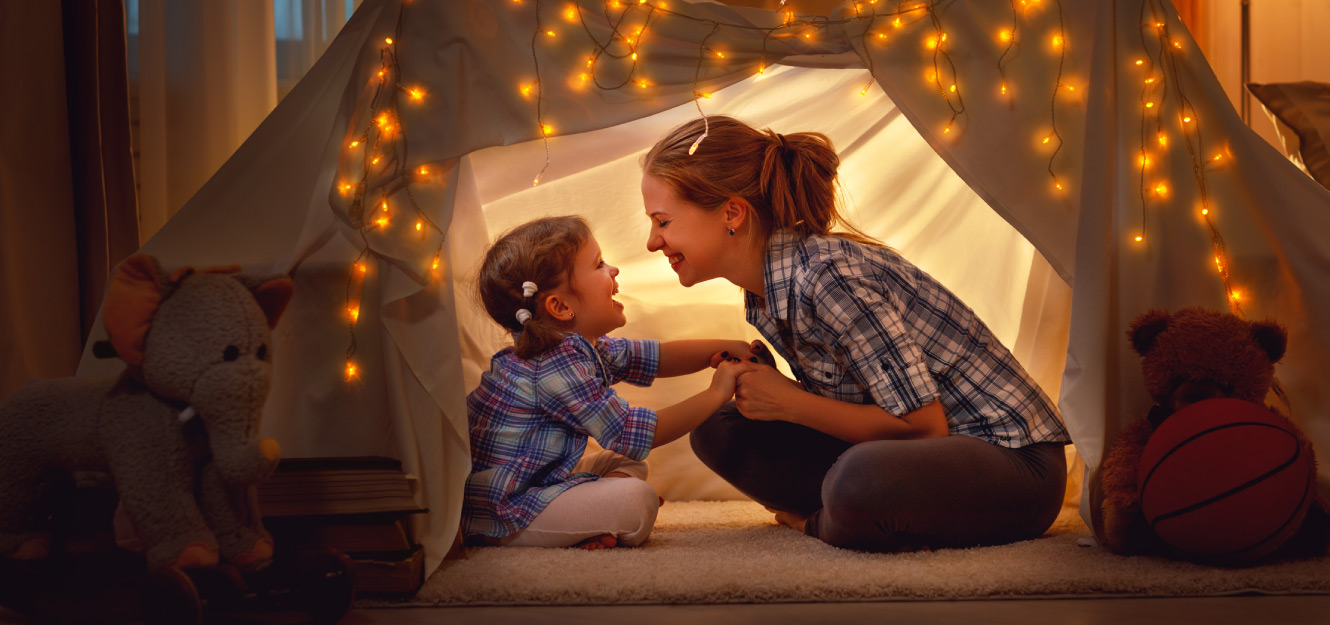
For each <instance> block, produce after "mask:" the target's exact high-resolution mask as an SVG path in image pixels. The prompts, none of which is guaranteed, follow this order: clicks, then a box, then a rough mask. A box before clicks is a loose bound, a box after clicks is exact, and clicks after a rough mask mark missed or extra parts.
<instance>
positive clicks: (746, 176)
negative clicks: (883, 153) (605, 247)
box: [642, 115, 881, 245]
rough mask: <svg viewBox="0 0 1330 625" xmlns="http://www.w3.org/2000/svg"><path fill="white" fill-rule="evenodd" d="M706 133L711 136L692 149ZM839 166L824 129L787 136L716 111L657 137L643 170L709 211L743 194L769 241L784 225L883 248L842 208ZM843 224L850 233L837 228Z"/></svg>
mask: <svg viewBox="0 0 1330 625" xmlns="http://www.w3.org/2000/svg"><path fill="white" fill-rule="evenodd" d="M703 132H706V133H707V136H706V138H705V139H702V142H701V143H698V144H697V150H696V151H695V152H694V153H692V154H689V153H688V151H689V149H690V148H692V146H693V145H694V143H696V142H697V138H698V137H700V136H702V133H703ZM839 166H840V157H838V156H836V150H835V148H833V147H832V145H831V139H828V138H827V136H826V135H824V134H822V133H818V132H796V133H791V134H788V135H782V134H780V133H778V132H776V131H774V130H771V129H769V128H768V129H766V130H758V129H756V128H753V127H752V126H749V125H748V124H745V123H744V122H741V121H739V120H737V119H734V118H733V117H726V116H724V115H711V116H709V117H707V118H706V119H705V120H703V119H695V120H693V121H690V122H687V123H685V124H683V125H682V126H679V127H678V128H675V129H674V130H672V131H671V132H670V134H668V135H666V136H665V138H663V139H661V140H660V141H658V142H656V145H655V146H653V147H652V148H651V151H650V152H647V155H646V157H645V158H644V159H643V162H642V171H643V173H645V174H649V175H651V176H655V177H657V178H659V179H661V180H663V181H664V182H665V184H667V185H669V186H670V188H672V189H674V192H675V193H677V194H678V195H679V197H680V198H681V199H683V200H685V201H687V202H689V203H692V204H695V205H697V206H699V207H701V208H703V209H704V210H708V211H711V210H715V209H717V208H719V207H720V206H721V205H723V204H724V203H725V201H726V200H728V199H730V198H732V197H738V198H743V199H744V200H745V201H747V202H748V204H749V205H751V206H752V207H753V209H754V210H755V211H756V213H757V215H756V216H757V217H758V220H757V221H758V228H759V231H760V233H761V234H762V235H763V238H765V237H769V236H771V233H772V232H773V231H775V230H781V229H785V230H791V231H793V232H794V233H795V234H796V235H798V236H801V237H802V236H808V235H810V234H835V235H838V236H843V237H845V238H848V239H852V240H855V241H859V242H861V243H869V244H872V245H881V243H879V242H878V241H876V240H874V239H872V238H871V237H869V236H867V235H865V234H864V233H862V232H860V231H859V230H858V229H857V228H855V227H854V226H852V225H850V224H849V223H848V222H847V221H846V220H845V218H844V217H843V216H842V215H841V214H840V211H839V210H837V208H836V168H837V167H839ZM836 226H841V227H843V228H845V229H847V230H849V232H832V231H831V229H832V228H833V227H836Z"/></svg>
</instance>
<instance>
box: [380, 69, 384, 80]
mask: <svg viewBox="0 0 1330 625" xmlns="http://www.w3.org/2000/svg"><path fill="white" fill-rule="evenodd" d="M384 71H385V70H379V78H383V73H384Z"/></svg>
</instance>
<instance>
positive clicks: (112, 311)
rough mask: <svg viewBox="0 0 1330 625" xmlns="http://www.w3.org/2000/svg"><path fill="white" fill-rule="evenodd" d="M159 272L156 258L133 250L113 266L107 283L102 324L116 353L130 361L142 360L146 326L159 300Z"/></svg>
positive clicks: (160, 295)
mask: <svg viewBox="0 0 1330 625" xmlns="http://www.w3.org/2000/svg"><path fill="white" fill-rule="evenodd" d="M161 274H162V270H161V267H159V266H158V265H157V259H155V258H153V257H151V256H149V255H147V254H135V255H133V256H130V257H129V258H126V259H125V260H124V262H122V263H120V265H119V266H117V267H116V269H115V272H114V273H112V274H111V283H110V284H109V285H108V286H107V287H106V300H105V304H104V307H103V309H102V325H104V326H105V327H106V333H107V334H108V335H110V337H111V346H112V347H114V348H115V353H116V355H118V356H120V358H121V359H122V360H124V361H125V362H126V363H129V364H130V365H141V364H143V346H144V341H146V340H147V337H148V328H149V327H150V326H151V325H152V318H153V316H155V315H156V314H157V309H158V308H159V307H160V306H161V304H162V284H161Z"/></svg>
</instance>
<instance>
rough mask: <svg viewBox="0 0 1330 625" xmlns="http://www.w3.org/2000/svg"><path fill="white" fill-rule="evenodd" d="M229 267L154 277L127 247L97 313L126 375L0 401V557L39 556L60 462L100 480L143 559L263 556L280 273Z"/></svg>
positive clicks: (43, 387) (284, 292)
mask: <svg viewBox="0 0 1330 625" xmlns="http://www.w3.org/2000/svg"><path fill="white" fill-rule="evenodd" d="M237 270H238V268H236V267H226V268H217V269H207V270H200V271H194V270H191V269H189V268H182V269H178V270H176V271H175V272H174V273H172V274H170V275H169V276H167V275H163V274H162V271H161V269H160V268H159V267H158V264H157V261H156V260H155V259H153V258H152V257H150V256H147V255H143V254H139V255H135V256H133V257H130V258H129V259H127V260H125V261H124V262H123V263H121V265H120V266H119V267H117V269H116V271H115V273H114V275H113V276H112V279H111V283H110V285H109V286H108V289H107V295H106V300H105V303H104V308H103V312H102V320H103V323H104V325H105V327H106V331H107V334H108V335H109V337H110V340H109V344H108V343H101V344H98V345H97V349H96V350H95V351H97V352H98V355H100V356H103V357H111V356H118V357H119V358H120V359H121V360H123V361H124V362H125V365H126V367H125V370H124V371H123V372H122V373H121V374H120V375H118V376H116V377H113V378H109V379H81V378H63V379H56V380H38V381H34V382H30V383H28V384H27V385H25V386H23V387H22V388H20V389H19V390H18V391H16V392H14V393H13V394H12V395H10V396H9V397H8V398H6V399H5V400H4V401H2V402H0V555H7V556H9V557H12V558H16V559H22V560H34V559H40V558H44V557H46V555H47V552H48V549H49V540H50V533H49V529H50V528H48V527H47V526H46V524H45V520H46V519H47V517H48V516H49V510H48V509H47V507H46V506H45V503H46V498H45V497H43V490H44V489H45V488H46V486H47V485H48V484H49V483H51V482H52V481H55V480H53V479H52V476H56V475H59V474H61V473H67V472H70V471H99V472H106V473H109V474H110V475H111V478H112V479H113V480H114V484H115V489H116V491H117V492H118V494H119V498H120V504H121V506H122V507H123V509H124V511H125V512H126V513H127V515H128V517H129V519H130V521H131V522H132V524H133V527H134V530H135V532H136V533H137V535H138V537H139V539H140V540H141V541H142V542H143V544H144V545H145V546H146V548H147V553H146V557H147V561H148V564H149V566H152V567H158V566H163V565H175V566H179V567H182V568H191V567H203V566H211V565H214V564H217V563H218V559H219V551H220V556H221V557H222V558H225V559H226V560H227V561H228V562H231V563H233V564H236V565H239V566H251V565H254V564H256V563H260V562H262V561H265V560H268V559H269V558H271V557H272V553H273V545H272V539H271V537H270V536H269V535H268V533H267V532H266V531H264V529H263V526H262V524H261V522H260V518H259V513H258V509H257V494H256V493H257V490H256V488H255V487H256V485H257V483H258V482H259V481H260V480H262V479H263V478H264V477H266V476H267V475H268V474H269V473H271V472H272V470H273V469H274V468H275V467H276V464H277V460H278V458H279V456H280V450H279V447H278V445H277V443H276V441H273V440H272V439H259V438H258V426H259V417H260V414H261V412H262V409H263V403H264V399H265V398H266V396H267V393H268V383H269V378H270V376H271V369H272V366H271V358H272V347H271V343H272V341H271V334H270V329H271V328H272V327H274V326H275V325H276V324H277V320H278V317H279V316H280V315H281V313H282V311H283V310H284V309H285V307H286V304H287V302H289V301H290V298H291V295H292V283H291V280H290V279H289V278H286V277H275V278H270V279H255V278H251V277H247V276H243V275H240V274H238V273H235V272H236V271H237Z"/></svg>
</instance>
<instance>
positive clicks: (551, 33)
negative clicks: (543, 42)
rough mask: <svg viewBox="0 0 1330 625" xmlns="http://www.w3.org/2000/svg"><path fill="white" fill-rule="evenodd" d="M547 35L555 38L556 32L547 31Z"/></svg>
mask: <svg viewBox="0 0 1330 625" xmlns="http://www.w3.org/2000/svg"><path fill="white" fill-rule="evenodd" d="M545 34H546V35H549V36H550V37H553V36H554V31H552V30H547V31H545Z"/></svg>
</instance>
